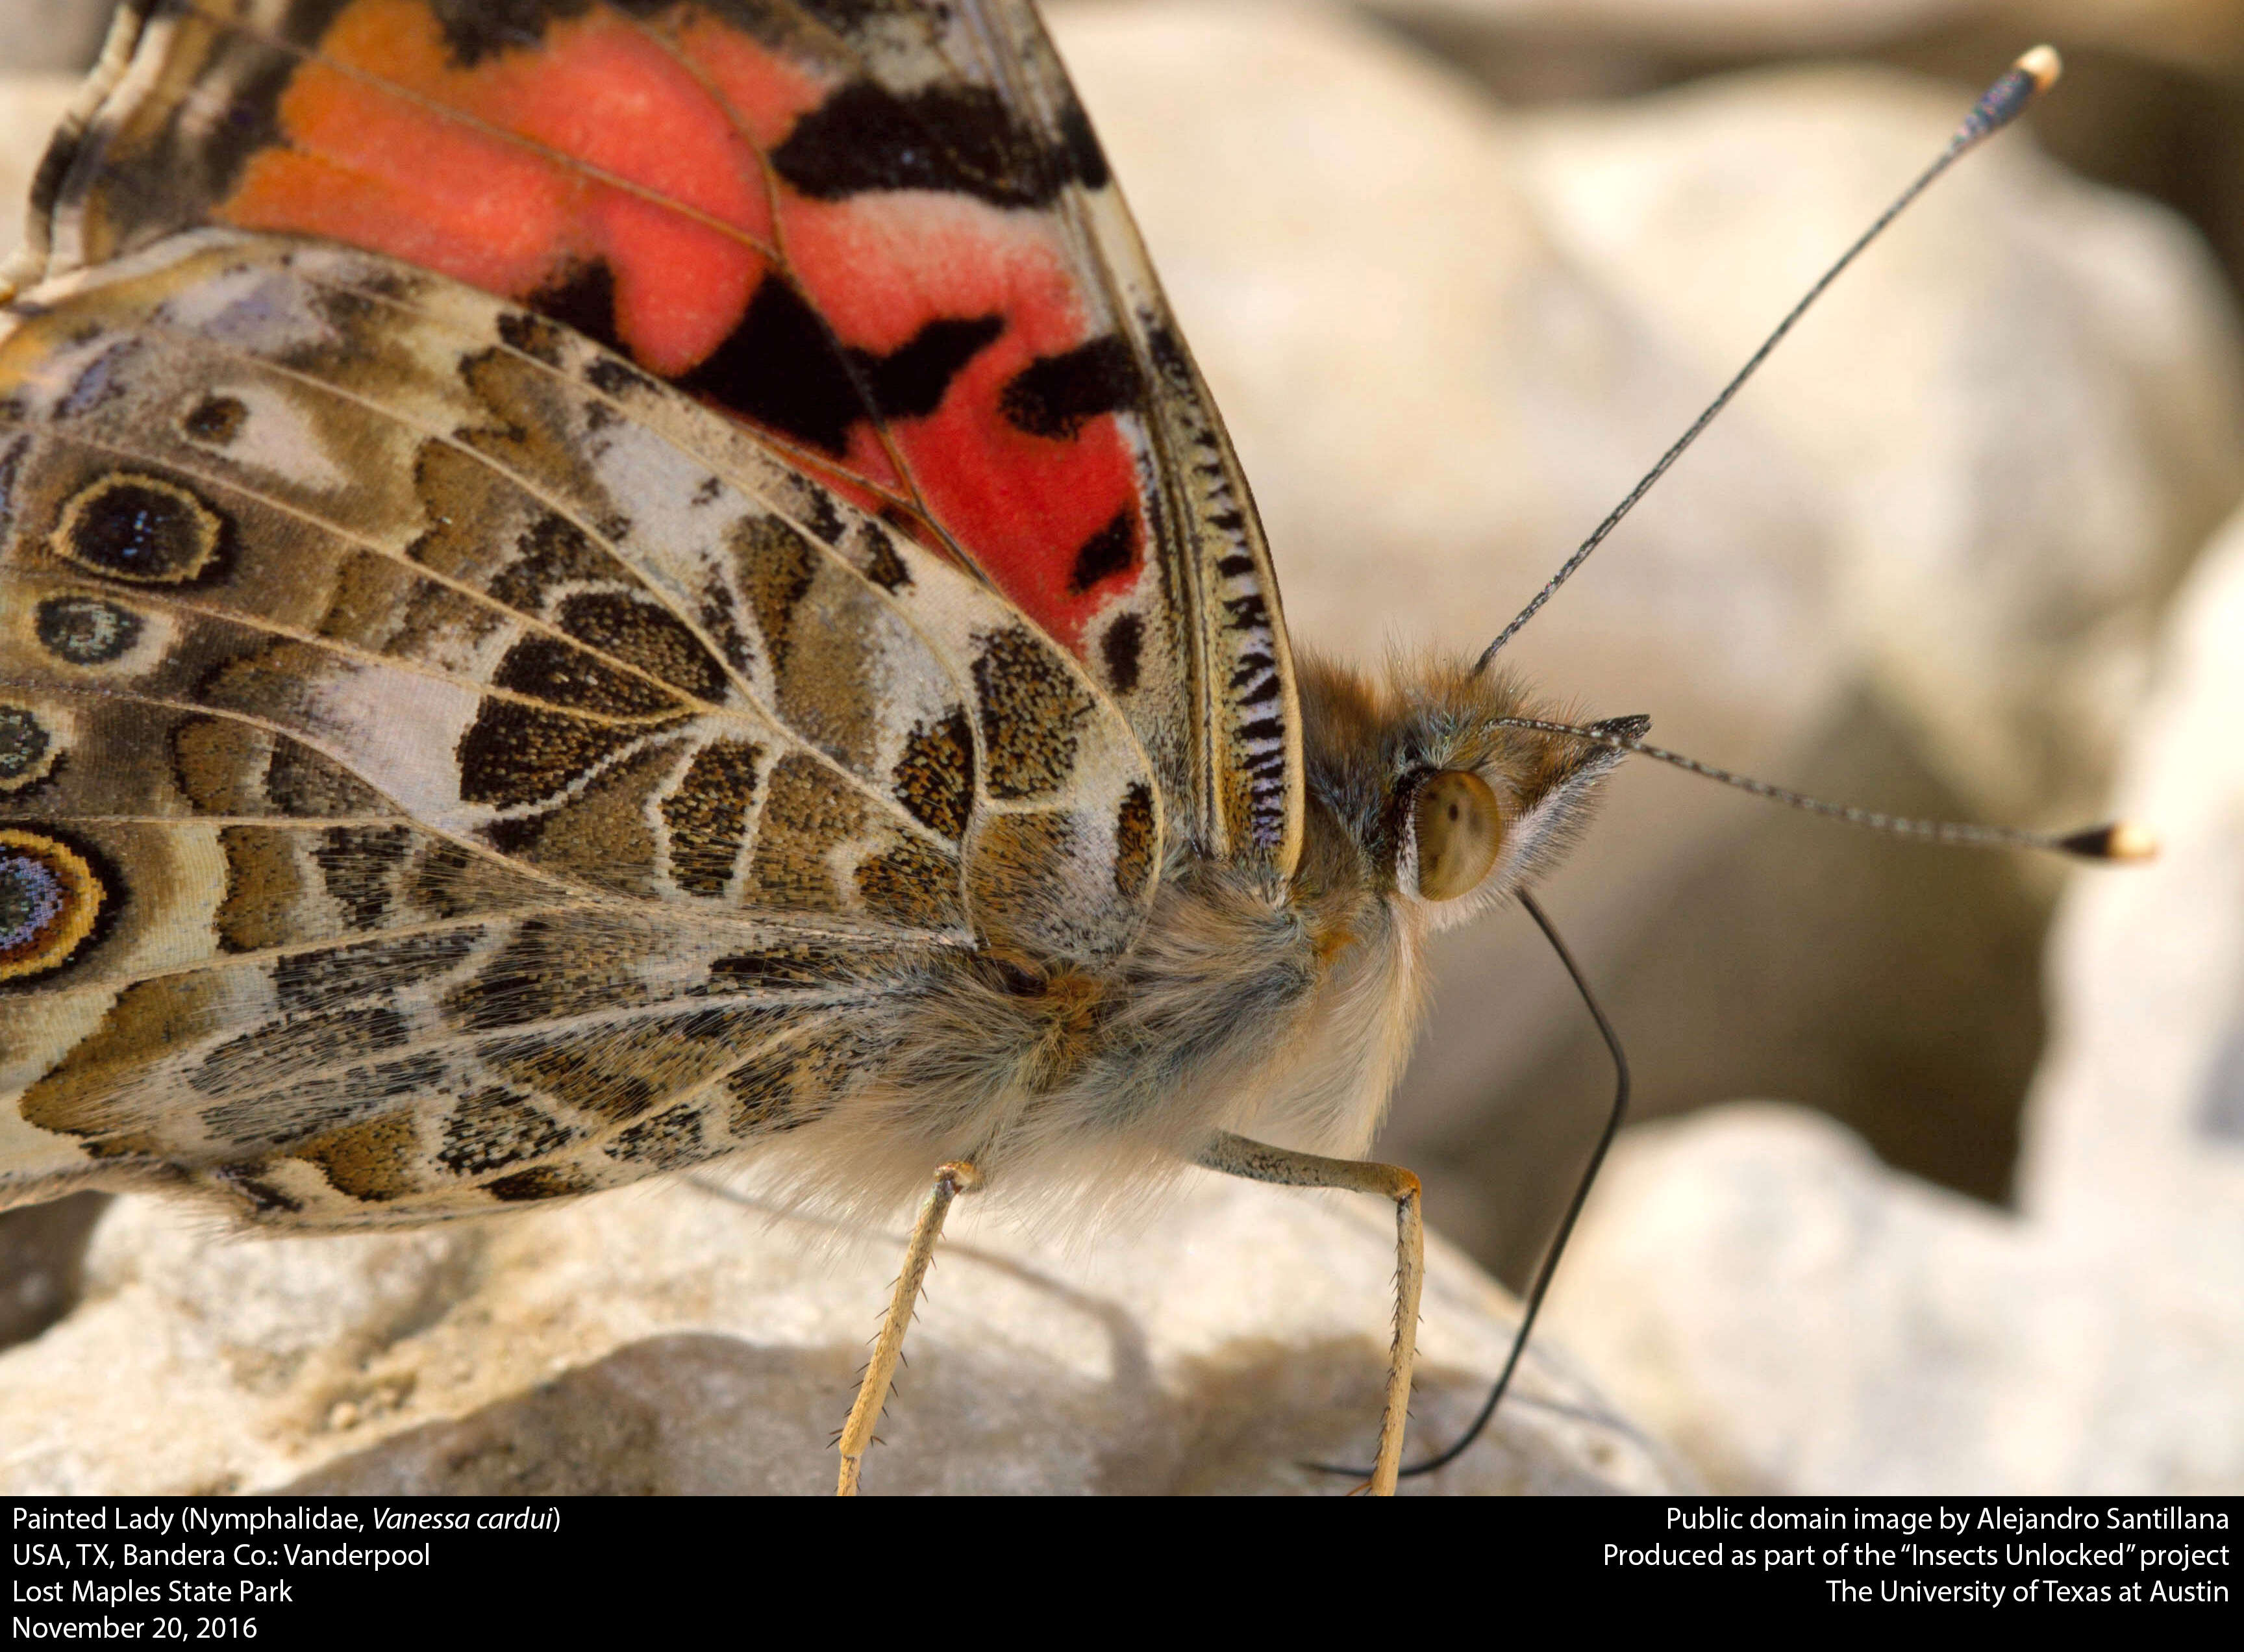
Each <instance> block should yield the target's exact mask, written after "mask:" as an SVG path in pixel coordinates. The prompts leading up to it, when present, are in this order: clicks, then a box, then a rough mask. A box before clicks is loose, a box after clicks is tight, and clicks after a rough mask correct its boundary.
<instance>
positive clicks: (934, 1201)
mask: <svg viewBox="0 0 2244 1652" xmlns="http://www.w3.org/2000/svg"><path fill="white" fill-rule="evenodd" d="M981 1185H982V1173H981V1172H980V1171H979V1170H977V1169H976V1168H974V1167H973V1166H972V1165H971V1164H970V1163H968V1162H967V1161H965V1160H963V1159H961V1160H959V1161H956V1163H952V1164H947V1165H944V1166H943V1168H941V1169H939V1170H937V1171H936V1173H935V1182H934V1185H933V1186H931V1187H930V1188H928V1190H927V1197H926V1198H924V1199H923V1200H921V1201H920V1206H919V1215H918V1216H917V1218H916V1219H915V1220H914V1221H913V1222H912V1230H911V1242H910V1243H909V1245H907V1246H906V1247H905V1248H904V1265H903V1269H902V1272H901V1273H899V1274H898V1275H897V1276H896V1294H895V1295H894V1296H892V1297H889V1312H888V1317H886V1318H885V1319H883V1320H882V1322H881V1336H880V1340H879V1341H877V1342H875V1344H873V1357H872V1358H871V1359H870V1360H869V1361H868V1362H867V1364H866V1366H865V1379H864V1381H862V1383H860V1384H859V1385H857V1403H856V1404H855V1405H852V1406H851V1407H850V1408H849V1420H848V1422H846V1423H844V1424H842V1439H841V1445H842V1483H841V1485H840V1486H837V1487H836V1488H835V1495H837V1496H840V1497H855V1495H856V1494H857V1477H858V1475H860V1474H861V1473H863V1472H864V1468H865V1453H866V1452H867V1451H869V1450H870V1449H871V1447H872V1444H873V1426H874V1425H875V1424H876V1423H878V1422H879V1421H880V1420H881V1412H882V1407H884V1406H886V1405H888V1403H889V1384H890V1383H891V1382H893V1381H894V1380H895V1379H896V1362H897V1361H898V1360H899V1359H901V1358H902V1357H903V1351H904V1332H905V1330H907V1329H908V1328H909V1326H910V1324H911V1320H912V1310H913V1309H914V1308H915V1307H916V1305H917V1304H918V1302H919V1290H920V1286H921V1285H922V1284H923V1283H924V1282H925V1281H926V1278H927V1268H928V1264H929V1263H930V1262H932V1261H934V1260H935V1242H936V1240H938V1239H940V1238H941V1237H942V1236H943V1218H944V1217H945V1216H947V1215H950V1204H951V1201H952V1200H954V1199H956V1198H957V1197H958V1195H960V1194H962V1193H971V1192H973V1191H974V1190H975V1189H976V1188H979V1187H980V1186H981Z"/></svg>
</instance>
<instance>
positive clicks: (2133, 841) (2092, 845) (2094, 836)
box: [2057, 820, 2159, 861]
mask: <svg viewBox="0 0 2244 1652" xmlns="http://www.w3.org/2000/svg"><path fill="white" fill-rule="evenodd" d="M2057 846H2058V848H2059V849H2062V850H2065V852H2066V853H2067V854H2070V855H2078V856H2080V857H2081V858H2082V859H2083V860H2105V861H2146V860H2154V859H2156V858H2157V857H2158V852H2159V839H2158V834H2157V833H2155V832H2153V830H2151V829H2150V828H2149V827H2147V826H2145V825H2142V824H2140V823H2138V822H2135V821H2132V820H2115V821H2113V822H2112V823H2111V824H2110V825H2108V826H2091V827H2090V828H2088V829H2086V830H2085V831H2078V832H2074V833H2072V835H2070V836H2066V837H2062V838H2060V839H2058V845H2057Z"/></svg>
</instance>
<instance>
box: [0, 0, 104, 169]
mask: <svg viewBox="0 0 2244 1652" xmlns="http://www.w3.org/2000/svg"><path fill="white" fill-rule="evenodd" d="M116 10H117V0H0V65H4V67H5V68H6V70H7V71H8V73H9V74H10V76H17V75H24V74H28V73H30V72H33V71H50V72H52V73H55V74H57V75H59V76H64V77H68V78H70V80H71V84H72V85H76V82H77V79H78V77H79V76H80V75H82V74H84V71H86V70H88V69H90V68H91V67H92V66H93V60H94V58H95V55H96V54H97V53H98V52H99V51H100V50H101V40H102V37H103V36H104V35H105V34H106V33H107V32H108V31H109V19H110V17H111V16H112V14H113V13H114V12H115V11H116ZM10 199H12V197H10Z"/></svg>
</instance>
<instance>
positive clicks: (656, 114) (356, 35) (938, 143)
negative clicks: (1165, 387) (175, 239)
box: [215, 0, 1148, 655]
mask: <svg viewBox="0 0 2244 1652" xmlns="http://www.w3.org/2000/svg"><path fill="white" fill-rule="evenodd" d="M556 10H557V12H558V11H560V10H562V9H561V8H556ZM791 44H793V46H794V50H792V51H790V50H787V49H784V48H782V47H781V45H778V44H767V43H766V42H765V41H762V40H759V39H757V38H755V37H752V36H750V35H748V34H747V33H744V32H742V31H740V30H739V29H736V28H733V27H729V26H727V25H726V24H722V23H720V22H718V21H716V20H714V19H713V17H710V16H709V15H707V14H706V13H704V12H701V11H700V10H693V9H690V8H686V7H678V8H673V9H671V10H666V11H664V12H661V13H659V15H657V16H656V17H653V18H652V19H648V18H643V17H632V16H628V15H626V14H625V12H623V11H622V10H617V9H615V8H613V7H612V6H609V5H606V4H596V5H592V6H590V7H588V8H585V9H583V10H581V11H580V12H579V13H578V15H575V16H565V15H557V16H555V17H551V18H549V19H547V20H545V21H544V25H543V28H542V30H540V31H539V32H538V33H537V35H536V36H535V37H530V38H524V37H521V36H519V35H514V36H507V35H502V34H499V33H497V31H496V30H493V31H491V32H490V33H488V34H486V33H483V32H480V31H477V30H472V29H470V28H468V27H466V26H464V25H463V24H459V23H458V22H456V20H447V19H440V17H439V16H438V15H437V13H436V12H435V11H434V10H431V9H430V8H429V6H428V5H427V4H425V3H424V0H354V3H351V4H349V5H348V6H346V7H345V8H344V9H343V10H341V12H340V13H339V14H338V15H337V16H336V17H335V20H334V22H333V23H332V24H329V25H328V29H327V30H326V32H325V33H324V35H322V36H321V37H320V39H319V44H318V48H317V53H316V56H314V57H312V58H308V60H306V61H305V62H304V64H302V66H301V68H300V69H299V70H298V71H296V72H295V73H294V74H293V75H292V76H291V77H290V78H289V79H288V81H287V85H286V88H285V90H284V91H282V92H281V95H280V97H279V98H278V101H277V105H276V108H275V117H276V118H275V125H276V126H277V137H278V141H277V142H274V143H271V144H268V145H265V146H260V147H258V148H257V149H255V150H254V151H253V152H251V153H249V154H248V155H247V157H246V158H245V159H244V160H243V163H242V164H241V166H240V168H239V170H238V173H237V175H236V181H235V183H234V185H233V187H232V189H231V190H230V191H229V192H228V193H226V194H225V195H224V196H223V198H222V199H221V200H220V201H219V202H218V204H217V207H216V212H215V215H216V216H218V217H220V218H222V219H224V220H227V221H230V222H232V223H234V224H237V225H239V226H240V227H244V228H249V229H260V230H281V231H290V232H294V233H299V234H316V235H321V236H326V237H328V238H331V239H334V240H342V241H347V242H349V243H351V244H354V245H356V246H361V247H368V248H370V249H372V250H375V251H379V252H384V253H388V254H391V255H393V256H395V257H398V258H402V259H404V260H406V261H409V262H411V263H415V264H418V265H421V266H422V267H427V268H430V269H436V270H439V271H441V272H443V274H449V275H451V276H454V277H455V278H456V279H458V280H461V281H467V282H469V283H470V284H472V285H475V286H477V287H480V288H483V289H484V290H486V291H489V292H494V293H497V294H500V295H504V296H507V297H510V298H512V299H515V300H517V301H522V302H524V303H526V304H528V305H530V306H531V307H533V308H538V309H540V310H542V311H544V313H546V314H548V315H553V316H554V317H556V318H557V319H559V320H562V321H564V322H569V323H570V324H571V325H572V326H574V327H576V328H578V330H580V331H583V332H585V333H587V334H589V335H591V336H593V337H595V338H598V339H600V340H601V341H602V342H606V343H609V344H612V345H614V346H616V347H617V348H619V349H623V350H625V351H626V352H627V353H628V354H630V355H632V357H633V359H635V360H637V361H638V362H640V363H641V364H643V365H644V366H645V367H646V368H647V369H649V370H651V371H652V372H654V373H657V374H659V375H660V376H663V377H665V378H668V379H672V380H673V381H676V382H678V383H680V384H682V385H684V386H686V388H688V389H693V391H695V392H696V393H698V394H700V396H703V397H705V398H706V399H707V400H708V401H710V402H712V403H715V404H716V405H718V406H719V407H720V408H722V409H724V410H726V411H727V412H729V413H731V414H733V415H734V416H737V417H740V418H741V419H743V420H745V421H747V423H750V424H752V425H754V426H756V427H758V428H759V429H760V430H764V431H767V432H769V433H770V434H772V435H774V436H775V437H779V438H780V439H781V441H782V442H784V443H787V444H788V446H789V448H790V450H793V451H794V453H795V454H796V455H797V456H799V457H804V458H808V459H810V460H812V461H814V463H816V464H818V465H819V468H821V469H822V470H824V471H828V473H829V474H831V475H833V476H834V477H835V478H836V479H838V480H841V481H844V482H855V483H856V484H858V485H857V487H856V488H855V489H854V490H852V491H853V492H855V494H856V495H857V497H858V498H860V499H861V501H868V502H870V503H872V504H874V507H875V508H876V509H879V508H883V507H885V510H886V513H887V514H888V515H889V516H890V518H892V519H895V520H897V521H898V522H899V523H900V524H901V525H904V526H907V527H908V528H915V529H916V530H917V531H918V535H919V537H921V538H923V539H924V540H926V541H927V542H929V543H930V544H932V545H936V546H937V547H938V548H943V549H947V550H950V551H951V552H953V554H961V555H963V559H965V560H966V561H968V562H970V564H971V565H974V566H975V567H977V568H978V569H979V570H980V571H981V572H983V574H984V575H985V576H986V577H988V578H989V579H990V580H991V581H992V582H993V583H994V584H996V585H997V586H998V588H999V589H1001V590H1002V591H1004V593H1005V594H1006V596H1007V597H1008V598H1010V599H1011V600H1012V601H1013V602H1014V603H1016V604H1017V606H1020V607H1021V608H1022V609H1023V610H1024V611H1025V612H1026V613H1029V614H1030V615H1031V617H1032V618H1034V619H1036V620H1037V621H1038V623H1039V624H1040V625H1042V626H1044V629H1045V630H1046V631H1048V632H1049V633H1051V634H1052V635H1053V636H1055V637H1057V638H1058V639H1059V640H1061V641H1062V642H1064V643H1065V645H1066V646H1068V647H1070V648H1071V649H1072V650H1074V651H1075V652H1076V653H1078V654H1079V655H1080V654H1082V653H1085V631H1086V628H1087V627H1088V626H1089V625H1090V624H1091V622H1092V619H1094V617H1095V616H1096V615H1097V614H1098V612H1099V610H1100V609H1101V608H1102V607H1103V606H1106V605H1107V604H1109V603H1111V602H1112V601H1113V600H1114V599H1117V598H1118V597H1120V596H1123V595H1125V594H1126V593H1128V592H1130V591H1131V590H1132V588H1133V587H1134V586H1135V585H1136V583H1137V581H1138V579H1139V574H1140V572H1141V571H1142V569H1143V565H1144V559H1145V546H1146V540H1147V528H1148V525H1147V522H1146V511H1145V506H1144V504H1143V501H1142V500H1141V498H1140V484H1139V474H1138V468H1137V465H1136V464H1135V463H1134V461H1133V457H1132V449H1131V445H1130V443H1128V442H1127V441H1125V438H1124V437H1123V435H1122V433H1121V432H1120V431H1119V430H1118V429H1117V428H1116V425H1115V418H1114V415H1115V413H1116V412H1117V411H1118V410H1119V409H1120V408H1122V407H1125V406H1127V405H1128V404H1129V403H1132V401H1134V400H1135V398H1136V395H1137V391H1138V384H1137V380H1136V375H1135V372H1134V369H1133V367H1132V362H1131V359H1130V356H1129V354H1128V352H1127V351H1126V349H1119V348H1118V346H1119V341H1112V342H1107V343H1105V344H1102V342H1100V340H1099V339H1098V338H1096V337H1094V336H1093V325H1092V322H1093V317H1092V315H1091V314H1090V313H1089V307H1088V306H1087V304H1086V302H1085V294H1084V292H1083V290H1082V288H1081V285H1080V283H1079V281H1078V275H1077V274H1076V272H1075V270H1074V268H1073V267H1072V264H1071V260H1070V258H1069V256H1068V249H1067V248H1066V247H1065V245H1064V244H1063V242H1062V240H1061V238H1060V234H1059V230H1058V220H1057V219H1056V218H1055V217H1054V216H1053V215H1052V214H1049V213H1042V212H1036V211H1024V210H1022V209H1023V208H1026V207H1038V206H1041V205H1043V204H1044V203H1045V202H1047V201H1049V200H1050V199H1051V194H1052V193H1053V192H1054V191H1055V190H1056V189H1057V188H1058V187H1059V186H1060V184H1061V183H1062V182H1063V181H1064V180H1065V179H1067V178H1069V177H1071V176H1073V175H1074V173H1076V172H1077V171H1079V170H1080V167H1081V163H1080V161H1079V160H1078V159H1077V158H1075V157H1072V156H1070V155H1068V154H1066V153H1064V152H1062V153H1054V152H1048V151H1044V150H1040V148H1039V146H1038V144H1037V143H1036V142H1035V141H1034V140H1033V139H1031V137H1030V136H1029V134H1027V133H1026V132H1024V130H1023V129H1022V128H1020V127H1019V126H1017V125H1016V124H1015V123H1014V122H1013V121H1012V120H1011V118H1010V116H1009V114H1008V113H1007V112H1006V111H1005V110H1004V107H1003V106H1002V105H1001V104H1000V103H998V102H997V100H996V99H995V98H990V97H988V96H987V95H986V94H985V95H983V96H979V97H977V96H974V95H972V92H971V90H970V89H969V91H967V92H966V94H964V95H961V94H960V93H958V92H956V91H943V90H942V89H939V88H931V89H929V90H925V91H921V92H919V93H917V94H914V95H909V96H898V95H896V94H894V93H892V92H889V91H885V90H882V89H880V88H877V87H875V85H872V84H871V83H870V82H868V81H866V80H863V79H860V78H850V77H849V75H848V72H847V69H846V64H843V63H842V62H839V61H837V60H835V54H833V53H832V52H830V51H829V52H828V53H827V54H824V58H823V60H822V59H821V53H820V52H819V51H817V50H816V47H815V44H814V41H812V40H810V39H808V38H807V37H806V38H799V39H797V40H795V41H794V42H793V43H791Z"/></svg>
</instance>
